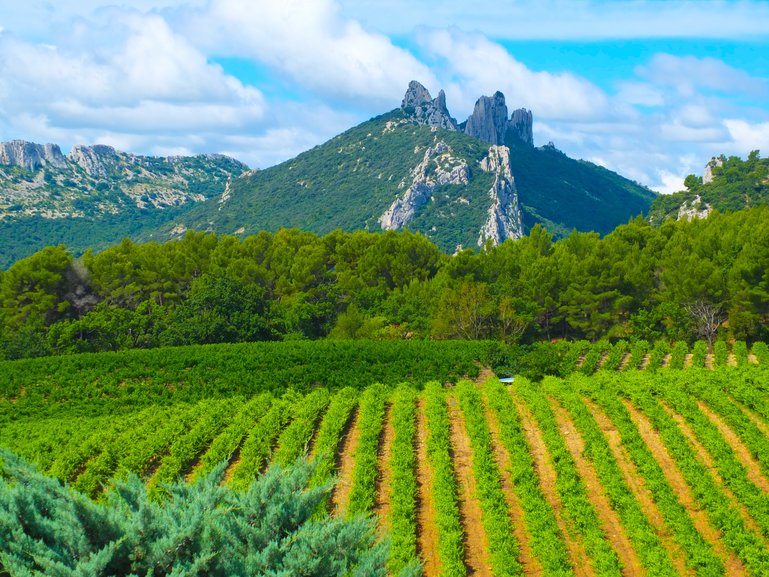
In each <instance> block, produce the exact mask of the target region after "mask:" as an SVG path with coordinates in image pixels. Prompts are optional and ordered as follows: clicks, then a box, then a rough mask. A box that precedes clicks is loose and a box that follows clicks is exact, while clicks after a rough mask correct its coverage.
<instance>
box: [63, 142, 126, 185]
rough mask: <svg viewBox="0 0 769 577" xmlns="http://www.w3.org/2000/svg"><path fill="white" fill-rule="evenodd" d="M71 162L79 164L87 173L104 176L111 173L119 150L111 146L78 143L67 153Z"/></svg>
mask: <svg viewBox="0 0 769 577" xmlns="http://www.w3.org/2000/svg"><path fill="white" fill-rule="evenodd" d="M67 159H68V160H69V161H70V162H73V163H75V164H77V165H78V166H79V167H80V168H82V169H83V170H85V172H86V173H87V174H89V175H90V176H93V177H97V178H104V177H106V176H107V175H108V174H109V170H110V168H111V167H114V166H115V165H116V164H117V162H118V160H119V158H118V152H117V151H116V150H115V149H114V148H112V147H111V146H107V145H105V144H96V145H94V146H82V145H79V144H78V145H76V146H73V147H72V150H71V151H70V152H69V154H68V155H67Z"/></svg>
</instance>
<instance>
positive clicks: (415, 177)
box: [379, 140, 470, 230]
mask: <svg viewBox="0 0 769 577" xmlns="http://www.w3.org/2000/svg"><path fill="white" fill-rule="evenodd" d="M411 177H412V181H411V185H410V186H409V188H408V189H407V190H406V192H405V194H403V196H400V197H398V198H396V199H395V200H394V201H393V203H392V204H391V205H390V208H388V209H387V210H386V211H385V212H384V214H382V216H381V217H379V225H380V226H381V227H382V229H383V230H398V229H401V228H403V227H404V226H405V225H406V224H407V223H408V222H409V221H410V220H411V219H412V218H414V215H416V213H417V211H418V210H419V209H420V208H422V207H423V206H424V205H426V204H427V203H428V202H430V200H431V199H432V193H433V191H434V190H435V188H436V187H438V186H442V185H444V184H460V185H461V184H467V181H468V180H469V178H470V169H469V168H468V166H467V162H465V160H464V159H462V158H454V156H453V155H452V151H451V148H450V147H449V145H448V144H446V143H445V142H443V141H442V140H441V141H439V142H437V143H436V144H435V146H431V147H428V148H427V150H425V154H424V157H423V158H422V162H420V163H419V164H418V165H417V166H415V167H414V169H413V170H412V171H411Z"/></svg>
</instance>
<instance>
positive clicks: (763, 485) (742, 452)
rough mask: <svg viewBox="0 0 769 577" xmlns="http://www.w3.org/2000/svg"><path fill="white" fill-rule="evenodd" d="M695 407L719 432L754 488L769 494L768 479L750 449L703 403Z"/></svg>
mask: <svg viewBox="0 0 769 577" xmlns="http://www.w3.org/2000/svg"><path fill="white" fill-rule="evenodd" d="M697 405H698V406H699V408H700V411H702V412H703V413H705V415H706V416H707V417H708V419H710V421H711V422H712V423H713V424H714V425H715V426H716V427H718V430H719V431H720V432H721V435H722V436H723V437H724V439H725V440H726V442H727V443H729V446H730V447H731V448H732V450H733V451H734V454H735V455H736V456H737V459H738V460H739V462H740V463H742V466H743V467H745V470H746V471H747V474H748V479H750V482H751V483H753V484H754V485H755V486H756V487H759V488H760V489H761V490H762V491H763V492H764V493H769V479H767V478H766V476H765V475H764V474H763V472H762V471H761V464H760V463H759V462H758V461H757V460H756V459H755V458H754V457H753V455H752V454H751V453H750V449H748V448H747V447H746V446H745V444H744V443H743V442H742V440H741V439H740V437H739V436H738V435H737V433H735V432H734V431H733V430H732V429H731V427H729V425H727V424H726V423H725V422H724V421H723V419H721V417H719V416H718V415H717V414H716V413H714V412H713V411H712V410H710V407H708V406H707V405H706V404H705V403H704V402H703V401H699V402H698V403H697Z"/></svg>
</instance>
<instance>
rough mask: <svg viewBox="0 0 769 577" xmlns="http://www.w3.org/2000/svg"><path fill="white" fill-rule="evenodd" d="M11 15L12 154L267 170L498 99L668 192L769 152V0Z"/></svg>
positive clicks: (541, 130) (184, 1) (3, 17)
mask: <svg viewBox="0 0 769 577" xmlns="http://www.w3.org/2000/svg"><path fill="white" fill-rule="evenodd" d="M6 4H8V5H6V6H3V8H2V10H0V140H11V139H15V138H20V139H25V140H31V141H35V142H55V143H58V144H60V145H61V146H62V148H63V149H64V150H65V151H66V150H68V149H69V148H71V147H72V146H73V145H74V144H95V143H106V144H111V145H113V146H115V147H117V148H119V149H121V150H125V151H128V152H134V153H137V154H160V155H166V154H188V153H199V152H222V153H226V154H230V155H232V156H235V157H236V158H239V159H241V160H243V161H244V162H247V163H248V164H249V165H251V166H252V167H259V168H265V167H267V166H270V165H273V164H276V163H278V162H281V161H283V160H286V159H288V158H291V157H292V156H295V155H296V154H298V153H299V152H302V151H303V150H306V149H308V148H310V147H312V146H314V145H316V144H320V143H321V142H324V141H325V140H327V139H328V138H330V137H332V136H334V135H336V134H338V133H339V132H341V131H343V130H345V129H347V128H349V127H351V126H353V125H355V124H357V123H359V122H361V121H363V120H366V119H367V118H369V117H371V116H374V115H376V114H379V113H382V112H385V111H387V110H390V109H392V108H395V107H397V106H398V105H399V104H400V100H401V98H402V96H403V92H404V91H405V89H406V86H407V85H408V82H409V81H410V80H412V79H416V80H419V81H420V82H422V83H423V84H425V85H426V86H427V87H428V88H429V89H430V90H431V92H433V94H436V93H437V91H438V90H439V89H440V88H443V89H444V90H445V91H446V95H447V101H448V106H449V110H450V111H451V112H452V114H453V115H454V116H455V117H456V118H457V119H459V120H460V121H461V120H464V119H465V118H466V117H467V116H468V115H469V114H470V112H471V111H472V107H473V104H474V102H475V100H476V99H477V97H478V96H480V95H481V94H491V93H493V92H494V91H495V90H501V91H502V92H503V93H504V94H505V96H506V98H507V104H508V108H510V109H514V108H518V107H526V108H530V109H531V110H532V111H533V114H534V123H535V124H534V139H535V144H536V145H542V144H546V143H547V142H549V141H552V142H553V143H555V145H556V146H557V147H558V148H560V149H561V150H563V151H564V152H566V153H567V154H569V155H570V156H574V157H577V158H585V159H587V160H591V161H593V162H597V163H599V164H602V165H604V166H606V167H608V168H610V169H612V170H616V171H618V172H620V173H621V174H623V175H625V176H627V177H629V178H632V179H634V180H636V181H638V182H641V183H642V184H646V185H648V186H650V187H652V188H654V189H656V190H659V191H663V192H670V191H673V190H677V189H680V188H681V186H682V181H683V178H684V177H685V176H686V175H687V174H689V173H692V172H694V173H697V174H701V173H702V169H703V166H704V164H705V163H706V162H707V160H708V159H709V158H710V157H711V156H714V155H718V154H722V153H723V154H727V155H730V154H736V155H740V156H745V155H747V153H748V152H749V151H751V150H753V149H760V150H761V151H762V152H763V155H764V156H765V155H769V58H767V57H766V54H767V53H768V52H769V51H768V49H769V2H766V1H760V2H759V1H756V0H753V1H735V2H729V1H726V0H722V1H717V2H709V1H706V0H646V1H642V0H617V1H612V2H599V1H589V0H542V1H536V2H535V1H532V0H518V1H512V0H500V1H497V2H494V3H487V4H486V5H485V6H484V7H483V8H477V7H476V6H477V4H476V3H472V4H471V3H470V2H466V1H463V2H459V1H453V0H444V1H442V2H420V1H415V0H408V1H407V0H390V1H387V2H384V1H382V2H374V1H372V0H357V1H355V0H311V1H310V0H306V1H298V0H282V1H280V2H275V1H268V0H133V1H132V2H121V1H119V0H112V1H110V0H79V1H78V2H55V1H53V0H30V1H27V2H25V3H6Z"/></svg>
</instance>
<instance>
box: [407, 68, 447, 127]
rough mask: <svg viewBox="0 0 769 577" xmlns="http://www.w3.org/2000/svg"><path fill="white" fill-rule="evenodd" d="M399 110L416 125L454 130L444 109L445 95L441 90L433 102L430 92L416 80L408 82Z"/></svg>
mask: <svg viewBox="0 0 769 577" xmlns="http://www.w3.org/2000/svg"><path fill="white" fill-rule="evenodd" d="M401 109H402V110H403V111H404V113H405V114H406V116H407V117H409V118H411V119H412V120H415V121H416V122H417V123H418V124H424V125H426V126H435V127H437V128H445V129H447V130H456V129H457V121H456V120H454V119H453V118H452V117H451V115H450V114H449V111H448V109H447V108H446V94H445V93H444V92H443V90H441V91H440V92H439V93H438V97H437V98H435V99H434V100H433V98H432V96H430V92H429V91H428V90H427V88H425V87H424V86H422V85H421V84H420V83H419V82H417V81H416V80H412V81H411V82H409V87H408V89H407V90H406V94H405V96H404V97H403V102H401Z"/></svg>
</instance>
